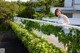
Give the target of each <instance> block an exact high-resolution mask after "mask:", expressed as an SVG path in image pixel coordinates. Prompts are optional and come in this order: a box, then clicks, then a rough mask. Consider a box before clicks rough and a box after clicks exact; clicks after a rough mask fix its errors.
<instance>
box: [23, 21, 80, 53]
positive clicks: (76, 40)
mask: <svg viewBox="0 0 80 53" xmlns="http://www.w3.org/2000/svg"><path fill="white" fill-rule="evenodd" d="M22 23H23V24H25V28H26V29H27V28H29V27H30V28H29V29H31V31H32V30H35V29H37V30H38V31H39V30H41V31H42V32H43V33H44V34H47V35H50V34H54V35H55V36H56V37H58V40H59V41H60V42H62V43H63V44H64V45H66V44H67V46H68V52H69V51H72V53H79V52H80V30H78V29H74V28H69V29H68V30H70V31H69V32H68V33H65V32H64V30H63V27H60V26H55V25H51V24H45V23H44V24H43V25H42V26H41V27H40V23H39V22H35V21H30V20H24V21H22ZM33 25H34V26H33Z"/></svg>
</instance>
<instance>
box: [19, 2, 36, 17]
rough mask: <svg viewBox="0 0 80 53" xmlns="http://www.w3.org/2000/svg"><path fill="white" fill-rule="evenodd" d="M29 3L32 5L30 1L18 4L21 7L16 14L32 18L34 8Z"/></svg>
mask: <svg viewBox="0 0 80 53" xmlns="http://www.w3.org/2000/svg"><path fill="white" fill-rule="evenodd" d="M31 5H32V3H31V2H27V3H25V4H23V5H21V4H20V8H21V9H20V12H19V14H18V16H19V17H25V18H33V14H34V13H35V10H34V9H33V8H32V6H31ZM22 7H23V8H22Z"/></svg>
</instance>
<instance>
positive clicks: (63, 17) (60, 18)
mask: <svg viewBox="0 0 80 53" xmlns="http://www.w3.org/2000/svg"><path fill="white" fill-rule="evenodd" d="M55 16H57V17H58V23H61V24H69V19H68V17H67V16H66V15H64V14H62V11H61V10H60V9H56V10H55Z"/></svg>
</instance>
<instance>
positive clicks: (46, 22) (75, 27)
mask: <svg viewBox="0 0 80 53" xmlns="http://www.w3.org/2000/svg"><path fill="white" fill-rule="evenodd" d="M17 18H18V19H21V20H30V21H35V22H40V23H45V24H52V25H55V26H61V27H68V28H74V29H78V30H80V27H79V26H74V25H64V24H60V23H53V22H48V21H42V20H35V19H29V18H19V17H17ZM19 22H21V21H19Z"/></svg>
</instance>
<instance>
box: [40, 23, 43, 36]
mask: <svg viewBox="0 0 80 53" xmlns="http://www.w3.org/2000/svg"><path fill="white" fill-rule="evenodd" d="M42 25H43V22H40V37H43V33H42V31H41V27H42Z"/></svg>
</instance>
